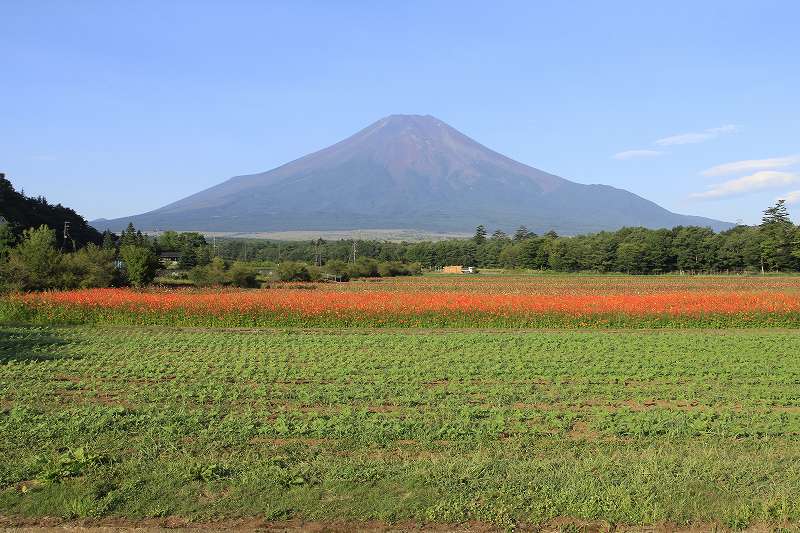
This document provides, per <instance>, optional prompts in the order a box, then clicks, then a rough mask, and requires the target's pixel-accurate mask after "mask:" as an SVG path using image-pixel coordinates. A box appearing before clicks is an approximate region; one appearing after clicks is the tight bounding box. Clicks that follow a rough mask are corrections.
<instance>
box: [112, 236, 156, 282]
mask: <svg viewBox="0 0 800 533" xmlns="http://www.w3.org/2000/svg"><path fill="white" fill-rule="evenodd" d="M119 255H120V258H121V259H122V261H123V263H124V265H125V266H124V268H125V277H126V279H127V280H128V283H130V284H131V285H133V286H134V287H144V286H145V285H147V284H148V283H150V282H151V281H153V279H154V278H155V277H156V270H157V269H158V259H157V258H156V256H155V254H154V253H153V251H152V250H151V249H150V248H147V247H144V246H136V245H132V244H128V245H125V246H122V247H120V249H119Z"/></svg>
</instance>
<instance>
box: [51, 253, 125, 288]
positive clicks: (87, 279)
mask: <svg viewBox="0 0 800 533" xmlns="http://www.w3.org/2000/svg"><path fill="white" fill-rule="evenodd" d="M62 267H63V272H62V277H61V283H60V285H61V287H63V288H76V287H80V288H82V289H90V288H94V287H110V286H111V285H112V284H113V283H114V281H115V278H116V268H115V267H114V250H105V249H103V248H100V247H99V246H97V245H96V244H88V245H87V246H86V247H85V248H81V249H80V250H78V251H77V252H75V253H73V254H67V255H64V256H63V259H62Z"/></svg>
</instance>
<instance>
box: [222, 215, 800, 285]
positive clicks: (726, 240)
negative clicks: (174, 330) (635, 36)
mask: <svg viewBox="0 0 800 533" xmlns="http://www.w3.org/2000/svg"><path fill="white" fill-rule="evenodd" d="M354 245H355V255H356V257H357V258H369V259H374V260H378V261H392V262H397V263H401V264H411V263H414V264H419V265H420V266H422V267H423V268H429V269H435V268H440V267H443V266H446V265H465V266H476V267H478V268H506V269H532V270H553V271H558V272H581V271H588V272H623V273H629V274H665V273H671V272H684V273H693V274H699V273H744V272H795V271H798V270H800V227H798V226H795V225H794V224H793V223H792V222H791V220H790V218H789V213H788V211H787V208H786V205H785V202H784V201H783V200H779V201H778V202H777V203H776V204H775V205H774V206H771V207H770V208H768V209H767V210H766V211H764V215H763V217H762V221H761V224H759V225H757V226H746V225H737V226H735V227H733V228H731V229H729V230H726V231H722V232H719V233H716V232H714V231H713V230H711V229H709V228H705V227H698V226H678V227H675V228H672V229H657V230H653V229H647V228H641V227H628V228H622V229H620V230H617V231H602V232H599V233H592V234H588V235H578V236H570V237H567V236H559V235H557V234H556V233H555V232H552V231H551V232H548V233H545V234H543V235H536V234H535V233H532V232H530V231H528V230H527V229H526V228H525V227H524V226H522V227H520V228H519V229H517V231H516V232H514V233H513V234H512V235H508V234H506V233H505V232H503V231H500V230H498V231H495V232H494V233H492V234H491V235H489V234H488V232H487V230H486V228H485V227H484V226H482V225H481V226H478V227H477V228H476V231H475V235H474V236H473V237H472V238H471V239H449V240H442V241H426V242H385V241H383V242H382V241H374V240H358V241H353V240H347V239H342V240H337V241H325V240H322V239H317V240H314V241H294V242H286V241H264V240H255V239H253V240H242V239H225V240H219V241H218V244H217V248H218V253H220V254H221V255H223V256H224V257H228V258H237V259H241V260H244V259H245V258H246V259H247V260H248V261H260V262H265V263H279V262H284V261H302V262H306V263H311V264H319V265H325V264H327V263H328V262H331V261H335V262H337V264H339V263H347V262H351V263H352V261H353V255H354Z"/></svg>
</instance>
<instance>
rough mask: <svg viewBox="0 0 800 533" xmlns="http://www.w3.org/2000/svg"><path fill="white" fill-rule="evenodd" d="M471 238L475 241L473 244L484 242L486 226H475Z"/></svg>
mask: <svg viewBox="0 0 800 533" xmlns="http://www.w3.org/2000/svg"><path fill="white" fill-rule="evenodd" d="M472 240H473V241H475V244H483V243H485V242H486V228H485V227H484V225H483V224H481V225H479V226H478V227H477V228H475V236H474V237H472Z"/></svg>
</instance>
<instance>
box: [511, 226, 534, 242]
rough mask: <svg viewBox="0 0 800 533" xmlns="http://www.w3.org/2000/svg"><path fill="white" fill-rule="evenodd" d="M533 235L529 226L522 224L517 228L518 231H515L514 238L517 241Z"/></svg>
mask: <svg viewBox="0 0 800 533" xmlns="http://www.w3.org/2000/svg"><path fill="white" fill-rule="evenodd" d="M531 236H532V234H531V232H530V231H528V228H526V227H525V226H520V227H519V228H517V231H515V232H514V240H515V241H524V240H525V239H528V238H530V237H531Z"/></svg>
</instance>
